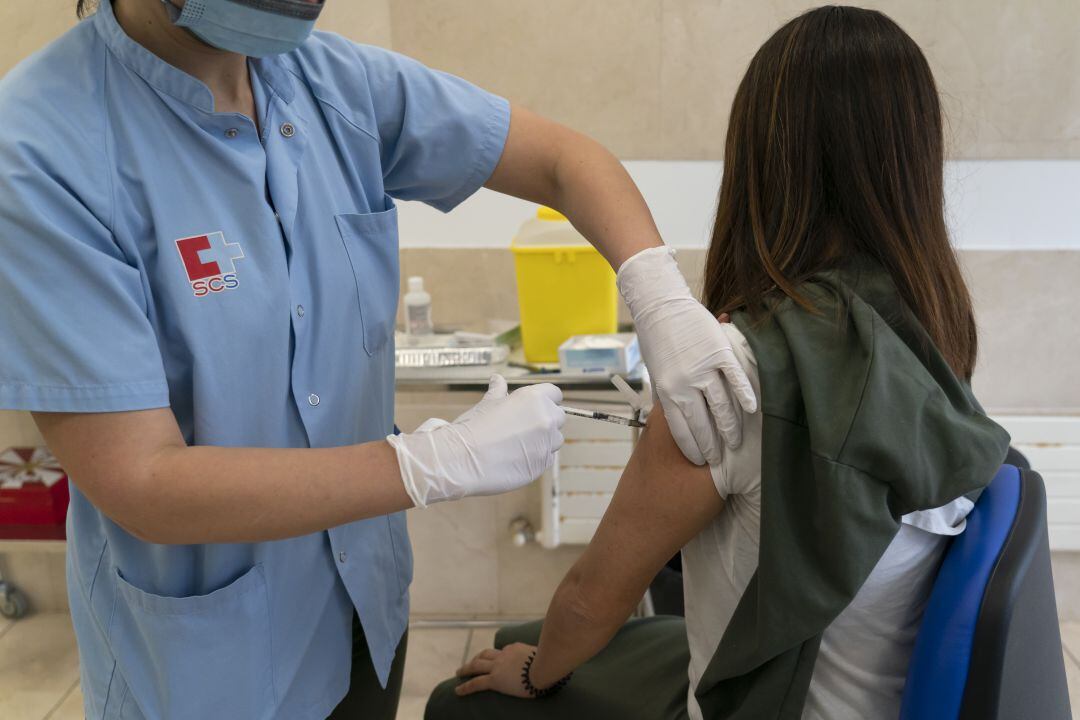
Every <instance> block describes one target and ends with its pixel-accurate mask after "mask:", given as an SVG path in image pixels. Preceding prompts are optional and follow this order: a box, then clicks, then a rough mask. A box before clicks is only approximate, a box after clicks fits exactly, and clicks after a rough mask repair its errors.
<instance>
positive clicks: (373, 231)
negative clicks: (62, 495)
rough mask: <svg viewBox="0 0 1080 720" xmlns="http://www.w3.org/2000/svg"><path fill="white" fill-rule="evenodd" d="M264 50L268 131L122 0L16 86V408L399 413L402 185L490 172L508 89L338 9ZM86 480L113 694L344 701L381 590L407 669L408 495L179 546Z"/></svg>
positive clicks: (340, 436)
mask: <svg viewBox="0 0 1080 720" xmlns="http://www.w3.org/2000/svg"><path fill="white" fill-rule="evenodd" d="M250 67H251V75H252V80H253V85H254V88H255V94H256V101H257V106H258V115H259V127H260V128H261V130H258V129H257V128H256V126H255V124H253V123H252V122H251V121H250V120H249V119H248V118H246V117H244V116H242V115H237V114H231V113H215V112H214V111H213V99H212V96H211V93H210V91H209V90H208V89H207V87H206V86H205V85H203V84H202V83H201V82H199V81H197V80H195V79H194V78H192V77H190V76H189V75H186V74H185V73H183V72H181V71H180V70H178V69H176V68H174V67H172V66H170V65H168V64H166V63H165V62H164V61H162V60H161V59H159V58H158V57H156V56H155V55H153V54H151V53H150V52H148V51H147V50H146V49H144V48H143V47H142V46H140V45H138V44H137V43H135V42H134V41H133V40H131V39H130V38H129V37H127V36H126V35H125V34H124V32H123V31H122V30H121V28H120V27H119V25H118V24H117V22H116V19H115V17H114V15H113V12H112V8H111V6H110V3H109V2H107V1H106V2H102V3H101V8H100V10H99V11H98V12H97V14H96V15H95V16H94V17H93V18H91V19H89V20H87V21H85V22H82V23H80V24H79V25H78V26H77V27H76V28H74V29H73V30H72V31H71V32H69V33H68V34H66V35H65V36H64V37H62V38H60V39H59V40H57V41H56V42H54V43H53V44H51V45H50V46H49V47H47V48H46V49H44V50H43V51H42V52H40V53H38V54H36V55H35V56H33V57H32V58H30V59H28V60H27V61H25V62H24V63H22V64H21V65H20V66H19V67H18V68H16V69H15V70H13V71H12V72H11V73H10V74H8V76H7V77H5V78H4V79H3V81H2V82H0V128H2V132H0V199H2V201H0V344H2V346H3V347H2V350H0V408H5V409H19V410H37V411H58V412H80V413H88V412H89V413H94V412H110V411H123V410H143V409H148V408H163V407H169V408H171V409H172V411H173V413H174V414H175V415H176V419H177V421H178V422H179V425H180V428H181V430H182V431H183V434H184V437H185V439H186V440H187V442H188V443H189V444H192V445H217V446H247V447H252V446H254V447H331V446H339V445H346V444H352V443H361V442H365V441H371V440H378V439H381V438H383V437H385V436H386V435H387V434H388V433H390V432H391V431H392V428H393V409H394V352H393V349H394V343H393V329H394V321H395V316H396V309H397V299H398V277H399V270H398V231H397V215H396V210H395V207H394V203H393V201H392V200H391V198H404V199H410V200H422V201H424V202H426V203H428V204H430V205H433V206H434V207H436V208H439V209H441V210H444V211H446V210H450V209H451V208H453V207H454V206H455V205H456V204H458V203H459V202H461V201H462V200H464V199H465V198H466V197H468V196H469V195H470V194H472V193H473V192H474V191H476V190H477V189H478V188H479V187H480V186H481V185H482V184H483V183H484V182H485V181H486V180H487V179H488V177H489V176H490V174H491V172H492V170H493V169H494V167H495V164H496V163H497V162H498V159H499V157H500V155H501V153H502V149H503V146H504V143H505V140H506V135H507V131H508V128H509V118H510V110H509V105H508V103H507V102H506V101H505V100H503V99H500V98H497V97H495V96H493V95H490V94H488V93H486V92H483V91H481V90H479V89H477V88H476V87H474V86H472V85H470V84H468V83H466V82H464V81H462V80H460V79H458V78H456V77H452V76H450V75H446V74H443V73H439V72H435V71H432V70H429V69H427V68H425V67H423V66H422V65H420V64H419V63H416V62H414V61H412V60H409V59H408V58H405V57H402V56H400V55H396V54H393V53H390V52H387V51H384V50H380V49H377V48H372V47H365V46H361V45H356V44H353V43H351V42H348V41H346V40H344V39H343V38H341V37H338V36H335V35H332V34H327V33H316V34H315V35H314V36H313V37H312V38H311V39H310V40H308V41H307V42H306V43H305V44H304V45H303V47H301V48H300V49H299V50H297V51H295V52H293V53H289V54H287V55H283V56H278V57H273V58H268V59H265V60H261V61H252V62H251V65H250ZM362 473H363V468H357V481H358V482H359V481H360V477H361V475H362ZM304 481H305V478H304V477H303V476H298V477H296V478H295V482H298V483H302V482H304ZM73 482H74V488H73V489H72V499H71V510H70V513H69V516H68V522H69V528H68V531H69V532H68V535H69V547H68V587H69V594H70V601H71V611H72V617H73V620H74V624H75V630H76V633H77V635H78V640H79V651H80V657H81V660H82V673H83V676H82V683H83V685H82V689H83V693H84V695H85V698H86V708H87V713H88V716H89V717H91V718H143V717H149V718H230V719H232V718H245V719H247V718H270V717H276V718H290V719H293V718H323V717H325V716H326V715H327V714H328V713H329V712H330V711H331V710H332V709H333V707H334V706H335V705H336V704H337V702H338V701H339V700H340V699H341V698H342V697H343V695H344V694H345V692H346V690H347V688H348V683H349V669H350V657H351V654H350V650H351V635H350V621H351V617H352V613H353V608H354V607H355V608H356V611H357V612H358V613H359V616H360V619H361V621H362V623H363V627H364V632H365V634H366V636H367V641H368V644H369V647H370V651H371V656H372V659H373V661H374V665H375V669H376V671H377V673H378V676H379V678H380V680H382V681H383V682H384V683H385V681H386V678H387V674H388V671H389V667H390V663H391V660H392V659H393V655H394V651H395V648H396V646H397V644H398V642H399V640H400V638H401V636H402V633H403V631H404V629H405V627H406V623H407V618H408V587H409V582H410V579H411V576H412V555H411V550H410V547H409V539H408V536H407V534H406V528H405V518H404V516H403V515H402V514H397V515H391V516H387V517H379V518H375V519H372V520H365V521H362V522H356V523H352V524H349V525H345V526H342V527H337V528H333V529H331V530H329V531H327V532H320V533H315V534H312V535H308V536H305V537H299V538H294V539H291V540H285V541H279V542H267V543H253V544H221V545H192V546H163V545H153V544H149V543H146V542H142V541H140V540H138V539H136V538H135V537H133V536H132V535H130V534H128V533H127V532H125V531H124V530H123V529H122V528H120V527H119V526H118V525H116V524H115V523H113V522H112V521H110V520H109V519H108V518H107V517H105V515H103V514H102V513H101V511H99V510H98V509H97V508H95V507H94V505H93V504H92V503H91V502H90V501H89V500H88V499H87V497H86V496H85V495H83V494H82V493H81V492H79V489H78V482H79V478H78V477H75V478H73ZM244 511H245V509H244V508H243V507H238V508H236V513H237V514H240V513H243V512H244Z"/></svg>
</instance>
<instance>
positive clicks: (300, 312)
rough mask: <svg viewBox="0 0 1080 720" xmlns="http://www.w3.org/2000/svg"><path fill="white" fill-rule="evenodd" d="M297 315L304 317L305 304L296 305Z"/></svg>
mask: <svg viewBox="0 0 1080 720" xmlns="http://www.w3.org/2000/svg"><path fill="white" fill-rule="evenodd" d="M296 317H304V306H303V305H297V306H296Z"/></svg>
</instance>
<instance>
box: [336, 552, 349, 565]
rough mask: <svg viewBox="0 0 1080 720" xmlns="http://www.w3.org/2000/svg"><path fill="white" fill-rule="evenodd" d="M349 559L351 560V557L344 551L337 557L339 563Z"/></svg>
mask: <svg viewBox="0 0 1080 720" xmlns="http://www.w3.org/2000/svg"><path fill="white" fill-rule="evenodd" d="M348 558H349V556H348V555H346V554H345V551H344V550H342V551H341V552H339V553H338V555H337V559H338V561H339V562H345V561H346V560H347V559H348Z"/></svg>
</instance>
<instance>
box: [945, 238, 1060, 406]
mask: <svg viewBox="0 0 1080 720" xmlns="http://www.w3.org/2000/svg"><path fill="white" fill-rule="evenodd" d="M961 258H962V260H963V263H964V271H965V274H966V276H967V279H968V282H969V284H970V287H971V292H972V295H973V297H974V302H975V314H976V319H977V322H978V324H979V345H980V347H979V364H978V366H977V368H976V370H975V376H974V379H973V386H974V388H975V392H976V394H977V395H978V396H979V399H980V400H981V401H982V403H983V404H984V405H985V406H986V408H987V409H988V410H989V411H991V412H1004V413H1026V412H1034V413H1047V414H1072V413H1080V363H1078V362H1077V361H1076V358H1077V356H1078V354H1080V323H1078V322H1077V320H1076V307H1077V305H1078V304H1080V286H1078V285H1077V282H1076V280H1077V278H1080V252H1075V251H1073V252H1070V251H1044V252H1037V251H1036V252H1002V251H967V252H964V253H962V255H961Z"/></svg>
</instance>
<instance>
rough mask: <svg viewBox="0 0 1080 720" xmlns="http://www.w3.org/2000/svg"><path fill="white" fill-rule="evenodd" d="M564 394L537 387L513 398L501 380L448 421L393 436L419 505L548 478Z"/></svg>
mask: <svg viewBox="0 0 1080 720" xmlns="http://www.w3.org/2000/svg"><path fill="white" fill-rule="evenodd" d="M560 402H562V391H561V390H559V388H557V387H555V386H554V385H548V384H544V385H530V386H529V387H524V388H520V389H518V390H515V391H514V392H513V393H511V394H509V395H508V394H507V392H506V380H505V379H503V377H502V376H501V375H495V376H494V377H492V378H491V384H490V386H489V387H488V391H487V394H486V395H484V398H483V399H482V400H481V401H480V402H479V403H477V404H476V405H475V406H473V407H472V408H470V409H469V410H467V411H466V412H465V413H463V414H462V415H461V417H459V418H457V419H456V420H454V422H452V423H448V422H446V421H445V420H438V419H432V420H428V421H427V422H425V423H424V424H423V425H421V426H420V427H419V428H418V429H417V430H416V431H415V432H412V433H408V434H403V435H391V436H389V437H388V438H386V441H387V442H388V443H390V445H391V446H393V448H394V450H395V452H396V453H397V459H398V464H399V465H400V466H401V480H402V482H403V483H404V484H405V491H406V492H407V493H408V494H409V497H410V498H412V501H413V503H414V504H415V505H416V507H427V506H428V505H430V504H431V503H437V502H442V501H444V500H457V499H460V498H463V497H468V496H472V495H497V494H499V493H504V492H509V491H510V490H516V489H517V488H519V487H523V486H525V485H528V484H529V483H531V482H532V481H533V480H535V479H536V478H538V477H540V476H541V475H542V474H544V471H545V470H547V469H548V468H549V467H551V465H552V463H553V462H554V461H555V452H556V451H557V450H558V449H559V448H560V447H562V444H563V436H562V432H561V428H562V426H563V423H564V422H565V421H566V413H564V412H563V411H562V408H560V407H559V405H558V404H559V403H560Z"/></svg>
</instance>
